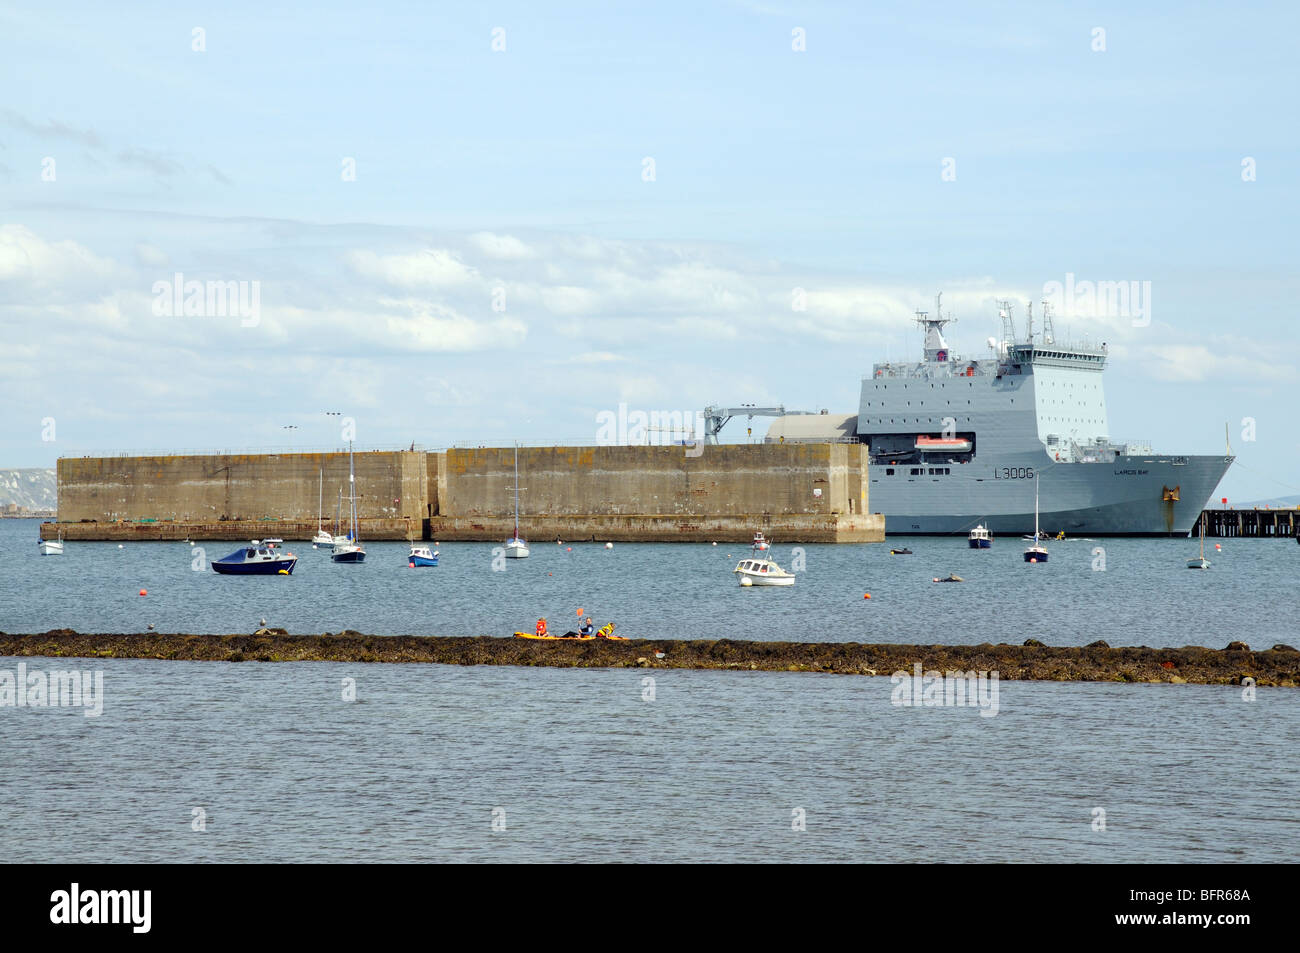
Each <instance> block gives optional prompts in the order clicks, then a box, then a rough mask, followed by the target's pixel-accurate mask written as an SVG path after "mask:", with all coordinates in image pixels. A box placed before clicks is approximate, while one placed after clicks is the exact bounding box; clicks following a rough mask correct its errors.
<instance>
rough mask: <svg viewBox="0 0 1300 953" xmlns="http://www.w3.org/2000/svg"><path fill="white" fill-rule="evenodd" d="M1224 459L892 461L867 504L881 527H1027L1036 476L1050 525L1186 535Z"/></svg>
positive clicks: (876, 475)
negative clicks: (933, 471) (938, 469)
mask: <svg viewBox="0 0 1300 953" xmlns="http://www.w3.org/2000/svg"><path fill="white" fill-rule="evenodd" d="M1231 463H1232V458H1231V457H1226V456H1221V455H1220V456H1212V455H1204V456H1169V455H1165V454H1152V455H1137V456H1121V457H1117V458H1116V459H1115V460H1114V462H1110V463H1068V464H1067V463H1054V462H1052V461H1051V460H1046V459H1045V457H1044V455H1041V454H1032V453H1030V454H1016V455H1008V456H1006V457H1002V458H1000V459H999V460H998V465H997V466H993V465H991V464H987V463H983V462H982V461H979V460H975V461H972V462H971V463H969V464H966V465H961V466H951V467H948V468H947V469H948V470H949V472H948V473H947V474H945V475H942V476H938V477H931V476H929V475H928V473H923V474H922V475H918V476H916V477H910V476H908V473H909V468H907V467H901V466H900V467H896V468H894V469H895V473H894V474H893V475H886V468H884V467H881V466H879V465H877V466H874V467H872V475H871V483H870V490H869V496H868V504H869V506H870V509H871V510H872V512H877V513H883V514H884V515H885V533H886V534H887V535H890V536H907V535H948V534H961V535H963V536H964V535H966V534H967V533H969V532H970V530H971V529H972V528H973V527H975V526H976V525H978V524H980V523H983V524H984V525H986V526H987V527H988V529H989V532H990V533H992V534H993V535H994V536H999V535H1012V534H1015V535H1022V534H1024V535H1028V534H1031V533H1032V532H1033V530H1034V483H1035V482H1036V481H1037V482H1038V484H1039V493H1040V497H1041V499H1040V504H1039V505H1040V508H1041V512H1040V515H1039V523H1040V525H1041V526H1042V527H1043V529H1044V530H1046V531H1047V532H1048V533H1049V534H1050V535H1053V536H1054V535H1056V534H1057V533H1058V532H1063V533H1065V534H1066V536H1186V535H1188V534H1189V533H1190V532H1191V530H1192V528H1193V527H1194V526H1195V525H1196V520H1197V518H1198V517H1199V516H1200V514H1201V511H1202V510H1203V509H1204V508H1205V505H1206V503H1208V502H1209V500H1210V498H1211V497H1212V495H1213V493H1214V491H1215V489H1216V487H1217V486H1218V484H1219V481H1220V480H1221V479H1222V478H1223V475H1224V474H1225V473H1226V472H1227V470H1228V467H1229V466H1230V465H1231ZM922 469H923V470H926V469H928V468H922ZM1030 472H1032V473H1033V477H1029V476H1028V474H1029V473H1030ZM1007 474H1012V476H1011V478H1009V479H1007V478H1004V476H1005V475H1007Z"/></svg>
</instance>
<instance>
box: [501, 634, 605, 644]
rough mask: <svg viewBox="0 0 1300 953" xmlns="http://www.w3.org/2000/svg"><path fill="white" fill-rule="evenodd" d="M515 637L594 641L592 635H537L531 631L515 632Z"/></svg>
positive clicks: (562, 640)
mask: <svg viewBox="0 0 1300 953" xmlns="http://www.w3.org/2000/svg"><path fill="white" fill-rule="evenodd" d="M515 638H516V639H536V640H538V641H539V642H595V641H596V637H595V636H594V635H537V634H536V633H533V632H516V633H515Z"/></svg>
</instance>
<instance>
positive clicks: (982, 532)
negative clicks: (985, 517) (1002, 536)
mask: <svg viewBox="0 0 1300 953" xmlns="http://www.w3.org/2000/svg"><path fill="white" fill-rule="evenodd" d="M966 538H967V540H969V545H970V548H971V549H992V548H993V536H992V534H991V533H989V528H988V527H987V526H985V525H984V524H983V523H980V525H979V526H976V527H975V528H974V529H973V530H971V531H970V532H969V533H968V534H967V535H966Z"/></svg>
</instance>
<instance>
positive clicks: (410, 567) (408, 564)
mask: <svg viewBox="0 0 1300 953" xmlns="http://www.w3.org/2000/svg"><path fill="white" fill-rule="evenodd" d="M406 568H407V569H414V568H415V563H407V564H406Z"/></svg>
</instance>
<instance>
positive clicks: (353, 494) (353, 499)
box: [348, 440, 357, 543]
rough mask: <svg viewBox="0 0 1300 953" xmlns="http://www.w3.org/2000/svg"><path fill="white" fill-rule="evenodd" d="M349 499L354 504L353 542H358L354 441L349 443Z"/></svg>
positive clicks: (352, 514) (351, 513)
mask: <svg viewBox="0 0 1300 953" xmlns="http://www.w3.org/2000/svg"><path fill="white" fill-rule="evenodd" d="M348 497H349V499H350V501H351V503H352V506H351V512H350V517H351V520H352V542H353V543H356V541H357V472H356V467H355V466H354V465H353V463H352V441H351V440H349V441H348Z"/></svg>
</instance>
